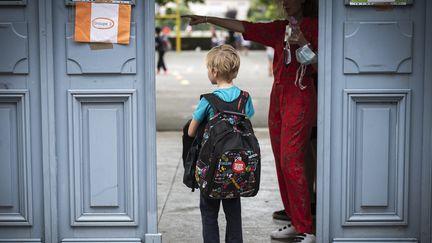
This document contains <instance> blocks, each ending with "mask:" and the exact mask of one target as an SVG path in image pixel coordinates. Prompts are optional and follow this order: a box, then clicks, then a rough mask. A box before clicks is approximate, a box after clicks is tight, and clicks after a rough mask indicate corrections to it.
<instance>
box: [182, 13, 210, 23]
mask: <svg viewBox="0 0 432 243" xmlns="http://www.w3.org/2000/svg"><path fill="white" fill-rule="evenodd" d="M181 17H182V18H189V19H190V22H189V24H190V25H197V24H202V23H205V22H206V21H207V17H206V16H200V15H182V16H181Z"/></svg>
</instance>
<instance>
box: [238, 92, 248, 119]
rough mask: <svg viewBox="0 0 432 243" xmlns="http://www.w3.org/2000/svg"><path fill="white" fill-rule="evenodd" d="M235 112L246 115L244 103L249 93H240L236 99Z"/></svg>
mask: <svg viewBox="0 0 432 243" xmlns="http://www.w3.org/2000/svg"><path fill="white" fill-rule="evenodd" d="M237 99H238V101H237V111H238V112H240V113H243V114H246V103H247V101H248V99H249V93H248V92H246V91H243V90H242V91H241V92H240V96H239V98H237Z"/></svg>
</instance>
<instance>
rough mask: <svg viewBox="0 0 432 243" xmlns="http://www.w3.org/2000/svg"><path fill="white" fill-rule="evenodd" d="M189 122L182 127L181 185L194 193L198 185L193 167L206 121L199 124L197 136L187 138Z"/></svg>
mask: <svg viewBox="0 0 432 243" xmlns="http://www.w3.org/2000/svg"><path fill="white" fill-rule="evenodd" d="M190 122H191V120H189V121H188V122H187V123H186V124H185V126H184V127H183V139H182V140H183V154H182V159H183V168H184V173H183V184H185V185H186V186H187V187H189V188H191V189H192V191H195V189H196V188H198V184H197V183H196V180H195V167H196V162H197V160H198V154H199V152H200V150H201V140H202V137H203V133H204V128H205V125H206V123H207V122H206V121H205V120H204V121H203V122H201V123H200V125H199V126H198V129H197V135H196V136H195V137H194V138H193V137H189V135H188V130H189V125H190Z"/></svg>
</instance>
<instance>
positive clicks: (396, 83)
mask: <svg viewBox="0 0 432 243" xmlns="http://www.w3.org/2000/svg"><path fill="white" fill-rule="evenodd" d="M320 3H321V5H320V7H321V11H320V13H321V16H320V20H321V23H320V24H321V27H320V37H321V39H320V43H321V45H320V67H319V68H320V82H319V92H320V94H319V99H320V100H319V104H320V111H319V117H320V118H319V120H320V122H319V124H321V125H322V126H321V128H320V129H319V130H320V132H319V135H318V136H319V141H320V142H319V143H320V145H319V146H318V147H319V148H320V151H321V153H320V155H321V158H320V160H321V161H320V162H318V165H319V167H318V170H319V174H320V175H321V178H320V179H319V181H318V184H321V187H320V191H321V192H318V195H319V198H320V199H319V200H320V201H321V204H322V205H323V208H322V209H323V211H321V212H320V213H319V214H320V216H321V217H320V216H318V220H317V222H318V225H317V227H318V235H319V237H320V239H321V241H322V242H339V243H340V242H420V239H421V234H422V232H421V230H420V229H421V222H422V210H421V205H422V204H423V203H424V202H422V197H421V190H420V189H421V188H422V182H421V180H419V178H420V176H421V175H422V167H423V159H422V149H421V148H422V144H423V136H424V134H423V126H422V124H423V119H424V112H423V109H424V105H425V104H424V103H423V101H424V96H423V94H424V92H423V91H424V90H423V87H424V82H425V80H424V72H425V68H427V67H425V65H424V58H425V56H424V50H425V38H426V37H425V32H424V30H425V14H426V1H425V0H417V1H413V4H412V5H407V6H394V7H385V8H383V7H371V6H348V5H344V4H341V3H336V2H333V1H331V2H329V1H321V2H320ZM324 28H326V29H324ZM329 29H331V31H330V30H329ZM329 32H330V33H329ZM323 47H324V48H325V49H324V50H323ZM318 204H320V202H319V203H318ZM318 211H320V210H319V208H318ZM426 213H427V212H426ZM320 218H321V220H320Z"/></svg>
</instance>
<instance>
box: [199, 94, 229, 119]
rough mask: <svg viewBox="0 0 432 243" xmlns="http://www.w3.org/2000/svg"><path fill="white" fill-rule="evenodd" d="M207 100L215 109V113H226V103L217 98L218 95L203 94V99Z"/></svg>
mask: <svg viewBox="0 0 432 243" xmlns="http://www.w3.org/2000/svg"><path fill="white" fill-rule="evenodd" d="M202 98H206V100H207V101H208V102H209V103H210V105H211V106H212V108H213V111H214V113H215V114H216V113H218V112H221V111H224V110H225V109H224V102H223V101H222V100H221V99H219V97H217V95H215V94H213V93H208V94H203V95H201V99H202Z"/></svg>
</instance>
